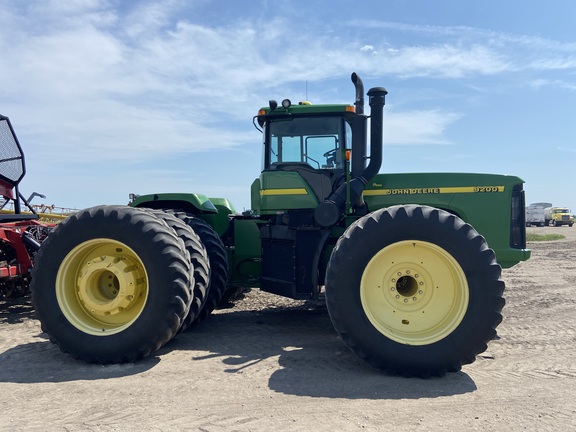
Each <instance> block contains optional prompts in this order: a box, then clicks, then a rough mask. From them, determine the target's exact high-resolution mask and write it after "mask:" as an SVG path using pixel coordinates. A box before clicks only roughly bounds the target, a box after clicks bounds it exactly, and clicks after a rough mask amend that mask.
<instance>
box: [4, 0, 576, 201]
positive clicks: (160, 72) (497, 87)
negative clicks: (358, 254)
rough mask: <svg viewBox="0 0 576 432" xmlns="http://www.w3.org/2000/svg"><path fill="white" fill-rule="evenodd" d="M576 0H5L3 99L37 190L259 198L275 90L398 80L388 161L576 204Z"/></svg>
mask: <svg viewBox="0 0 576 432" xmlns="http://www.w3.org/2000/svg"><path fill="white" fill-rule="evenodd" d="M574 16H576V2H573V1H571V0H570V1H568V0H559V1H554V2H547V3H546V4H545V5H544V3H541V2H526V1H518V0H511V1H495V0H486V1H482V2H464V1H460V0H450V1H435V2H433V1H425V0H419V1H418V0H416V1H402V0H397V1H388V0H370V1H357V2H351V1H341V0H330V1H323V0H321V1H299V0H293V1H284V0H275V1H267V0H251V1H248V0H246V1H241V0H237V1H232V0H228V1H208V0H189V1H184V0H169V1H159V0H156V1H124V2H122V1H120V0H108V1H105V0H85V1H80V0H67V1H57V0H52V1H49V0H36V1H34V0H19V1H13V0H0V53H1V56H0V113H1V114H3V115H6V116H8V117H10V119H11V121H12V124H13V126H14V128H15V129H16V132H17V134H18V137H19V140H20V142H21V144H22V146H23V148H24V151H25V153H26V161H27V170H28V172H27V176H26V178H25V179H24V180H23V182H22V185H21V190H22V192H23V195H25V196H28V195H29V194H30V193H31V192H33V191H38V192H40V193H43V194H45V195H46V196H47V199H46V200H45V201H42V200H38V199H37V200H38V201H36V203H38V204H39V203H40V202H44V203H46V204H55V205H57V206H61V207H75V208H83V207H88V206H92V205H97V204H125V203H126V202H127V201H128V194H129V193H130V192H135V193H140V194H144V193H153V192H198V193H204V194H206V195H208V196H218V197H225V198H228V199H230V200H231V201H232V203H233V204H234V205H235V207H236V209H237V210H239V211H241V210H243V209H244V208H249V206H250V197H249V188H250V184H251V182H252V181H253V179H254V178H256V177H257V176H258V174H259V172H260V153H261V149H260V147H261V137H260V133H259V132H258V131H257V130H256V129H255V128H254V127H253V126H252V117H253V116H254V115H255V114H256V112H257V111H258V109H259V108H260V107H261V106H264V105H267V101H268V100H269V99H278V100H282V99H284V98H290V99H292V100H293V101H298V100H302V99H305V97H306V89H307V95H308V99H309V100H310V101H312V102H313V103H329V102H338V103H352V102H353V99H354V89H353V86H352V84H351V83H350V74H351V72H353V71H356V72H357V73H358V74H359V75H360V76H361V77H362V78H363V80H364V84H365V87H366V89H368V88H370V87H373V86H384V87H386V88H387V89H388V91H389V95H388V97H387V105H386V108H385V118H384V140H385V146H384V163H383V165H382V168H381V172H422V171H424V172H429V171H433V172H441V171H455V172H487V173H499V174H512V175H517V176H519V177H521V178H523V179H524V180H525V181H526V184H525V189H526V197H527V203H531V202H538V201H549V202H552V203H554V204H555V205H564V206H569V207H571V209H572V210H573V211H574V212H576V193H575V192H574V187H575V186H576V175H575V168H576V32H574Z"/></svg>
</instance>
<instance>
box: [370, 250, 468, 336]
mask: <svg viewBox="0 0 576 432" xmlns="http://www.w3.org/2000/svg"><path fill="white" fill-rule="evenodd" d="M360 298H361V301H362V307H363V309H364V312H365V313H366V316H367V317H368V319H369V320H370V322H371V323H372V325H373V326H374V327H375V328H376V329H377V330H378V331H379V332H380V333H382V334H383V335H384V336H386V337H388V338H389V339H392V340H394V341H396V342H400V343H403V344H407V345H428V344H432V343H434V342H437V341H439V340H442V339H443V338H445V337H446V336H448V335H449V334H450V333H452V332H453V331H454V330H455V329H456V328H457V327H458V325H459V324H460V322H461V321H462V319H463V318H464V315H465V313H466V309H467V308H468V301H469V296H468V282H467V279H466V275H465V274H464V271H463V270H462V267H460V265H459V264H458V262H457V261H456V260H455V259H454V258H453V257H452V255H450V254H449V253H448V252H446V251H445V250H444V249H442V248H441V247H439V246H437V245H435V244H433V243H428V242H424V241H419V240H406V241H401V242H397V243H394V244H391V245H389V246H387V247H385V248H384V249H382V250H380V251H379V252H378V253H377V254H376V255H374V257H372V259H371V260H370V262H369V263H368V265H367V266H366V268H365V269H364V272H363V274H362V280H361V284H360Z"/></svg>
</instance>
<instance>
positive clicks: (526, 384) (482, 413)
mask: <svg viewBox="0 0 576 432" xmlns="http://www.w3.org/2000/svg"><path fill="white" fill-rule="evenodd" d="M529 231H532V232H537V233H547V232H554V233H562V234H564V235H566V239H565V240H561V241H555V242H538V243H530V247H531V248H532V250H533V258H532V259H531V260H529V261H527V262H524V263H521V264H519V265H518V266H516V267H514V268H512V269H509V270H505V271H504V279H505V281H506V284H507V292H506V299H507V305H506V307H505V309H504V322H503V323H502V324H501V325H500V327H499V329H498V333H499V336H500V338H499V339H498V340H495V341H493V342H492V343H491V344H490V346H489V349H488V351H487V352H485V353H483V354H482V355H481V356H479V357H478V359H477V361H476V362H475V363H473V364H472V365H468V366H465V367H464V369H463V370H462V372H458V373H452V374H448V375H447V376H445V377H443V378H433V379H429V380H422V379H416V378H414V379H406V378H400V377H396V376H388V375H385V374H382V373H380V372H378V371H376V370H373V369H371V368H370V367H369V366H367V365H365V364H364V363H363V362H362V361H360V360H358V359H356V357H355V356H354V355H352V354H351V353H350V352H349V351H348V349H347V348H346V347H345V346H344V345H343V344H342V343H341V342H340V341H339V339H338V337H337V335H336V333H335V331H334V330H333V329H332V325H331V323H330V320H329V317H328V315H327V312H326V309H325V308H324V306H323V305H321V304H307V303H302V302H293V301H286V300H283V299H279V298H277V297H273V296H269V295H266V294H264V293H260V292H258V291H256V292H252V293H250V294H249V295H248V296H247V298H246V299H245V300H243V301H242V302H240V303H239V304H238V305H237V307H236V308H234V309H225V310H220V311H217V312H216V313H215V314H214V315H213V316H212V317H210V318H209V319H208V320H207V321H206V322H204V323H202V324H201V325H199V326H197V327H196V328H195V329H194V330H193V331H191V332H188V333H185V334H182V335H179V336H178V337H177V338H175V339H174V340H173V341H171V342H170V343H169V344H168V345H167V346H166V347H164V348H163V349H162V350H161V351H160V352H159V353H157V355H156V356H155V357H153V358H149V359H147V360H144V361H142V362H138V363H135V364H126V365H112V366H95V365H88V364H84V363H80V362H77V361H75V360H73V359H71V358H70V357H68V356H67V355H65V354H62V353H60V351H59V350H58V348H57V347H56V346H54V345H53V344H51V343H50V342H49V341H47V340H46V338H45V335H44V334H42V333H41V331H40V326H39V323H38V322H37V321H36V320H34V319H33V311H32V309H31V307H30V305H29V303H28V302H26V301H25V300H24V301H20V302H11V303H1V304H0V398H1V399H0V400H1V406H0V410H1V411H0V430H1V431H44V430H56V431H149V430H162V431H164V430H166V431H168V430H190V431H194V430H199V431H271V430H281V431H284V430H290V431H310V430H317V431H340V430H347V431H348V430H351V431H354V430H379V431H382V430H393V431H446V430H454V431H455V430H458V431H469V430H483V431H507V432H510V431H520V430H522V431H524V430H528V431H547V430H576V400H575V398H576V366H575V365H574V361H575V358H576V344H575V342H576V294H575V290H576V227H574V228H568V227H561V228H552V227H550V228H529Z"/></svg>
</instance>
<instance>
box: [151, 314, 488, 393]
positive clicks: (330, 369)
mask: <svg viewBox="0 0 576 432" xmlns="http://www.w3.org/2000/svg"><path fill="white" fill-rule="evenodd" d="M172 350H192V351H194V352H195V353H194V354H193V355H192V358H191V363H192V364H190V366H189V367H190V368H191V369H193V368H194V364H193V363H194V362H202V361H213V360H214V359H220V361H221V363H222V365H223V370H224V373H230V374H238V373H245V374H251V373H254V374H257V375H258V377H260V376H262V373H264V374H269V378H268V387H269V388H270V389H271V390H273V391H275V392H278V393H282V394H290V395H297V396H308V397H329V398H346V399H360V398H361V399H420V398H437V397H443V396H451V395H457V394H465V393H471V392H474V391H475V390H476V389H477V387H476V384H475V383H474V381H473V380H472V379H471V378H470V377H469V376H468V375H467V374H466V373H464V372H457V373H450V374H448V375H446V376H444V377H442V378H430V379H420V378H403V377H399V376H395V375H388V374H385V373H383V372H381V371H378V370H376V369H373V368H372V367H370V366H369V365H368V364H366V363H365V362H364V361H362V360H360V359H358V358H357V357H356V356H355V355H354V354H352V353H351V352H350V351H349V350H348V348H347V347H346V346H345V345H344V344H343V343H342V342H341V340H340V339H339V337H338V335H337V334H336V331H335V330H334V328H333V326H332V323H331V321H330V318H329V316H328V312H327V310H326V308H325V306H323V305H322V306H319V305H311V306H306V305H305V306H300V307H294V308H286V307H283V308H268V309H261V310H258V311H237V312H235V311H234V310H233V309H232V310H227V311H217V312H216V313H215V314H213V315H212V316H210V317H209V318H208V319H207V320H206V321H204V322H202V323H200V324H198V325H196V326H194V327H192V328H191V329H189V330H188V331H186V332H185V333H183V334H180V335H178V336H177V337H176V338H174V339H172V341H170V342H169V343H168V344H167V345H166V346H165V347H164V348H163V349H162V350H160V352H159V355H162V354H163V353H168V352H170V351H172ZM198 351H204V352H207V354H198ZM276 359H277V360H276ZM270 361H272V364H271V363H270ZM276 361H277V366H276V365H275V363H276ZM278 366H279V367H278ZM268 370H271V371H272V372H271V374H270V373H269V372H268Z"/></svg>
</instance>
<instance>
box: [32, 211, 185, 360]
mask: <svg viewBox="0 0 576 432" xmlns="http://www.w3.org/2000/svg"><path fill="white" fill-rule="evenodd" d="M190 272H191V269H190V259H189V255H188V252H187V251H186V249H185V247H184V244H183V242H182V240H181V239H180V238H178V237H177V236H176V234H175V232H174V230H172V229H171V228H169V227H168V226H167V225H166V224H165V223H164V222H163V221H161V220H159V219H158V218H156V217H155V216H154V215H152V214H150V213H147V212H144V211H142V210H140V209H135V208H131V207H125V206H98V207H93V208H89V209H86V210H82V211H80V212H78V213H76V214H74V215H72V216H70V217H69V218H68V219H66V220H65V221H63V222H61V223H60V224H59V225H58V227H57V228H56V229H55V230H54V232H53V233H52V234H51V235H50V236H49V237H48V239H47V240H46V241H45V242H44V243H43V244H42V247H41V248H40V251H39V252H38V254H37V256H36V263H35V267H34V269H33V271H32V285H31V291H32V304H33V306H34V308H35V310H36V316H37V318H38V319H39V320H40V322H41V325H42V330H43V331H44V332H46V333H47V334H48V336H49V337H50V340H51V341H52V342H54V343H56V344H58V345H59V346H60V349H61V350H62V351H63V352H68V353H70V354H71V355H72V356H73V357H74V358H77V359H81V360H84V361H87V362H91V363H100V364H107V363H122V362H131V361H135V360H137V359H139V358H142V357H145V356H147V355H149V354H150V353H152V352H154V351H156V350H157V349H158V348H160V347H161V346H162V345H164V344H165V343H166V342H168V341H169V340H170V338H172V336H173V335H174V334H175V333H176V332H177V331H178V329H179V328H180V325H181V324H182V320H183V319H184V316H185V314H186V312H187V310H188V307H189V304H190V300H191V291H190Z"/></svg>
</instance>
